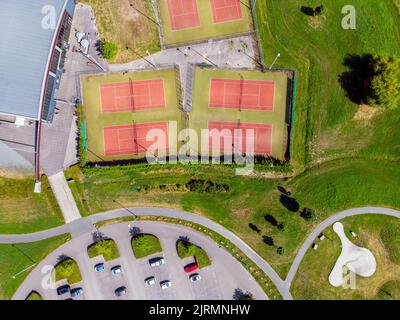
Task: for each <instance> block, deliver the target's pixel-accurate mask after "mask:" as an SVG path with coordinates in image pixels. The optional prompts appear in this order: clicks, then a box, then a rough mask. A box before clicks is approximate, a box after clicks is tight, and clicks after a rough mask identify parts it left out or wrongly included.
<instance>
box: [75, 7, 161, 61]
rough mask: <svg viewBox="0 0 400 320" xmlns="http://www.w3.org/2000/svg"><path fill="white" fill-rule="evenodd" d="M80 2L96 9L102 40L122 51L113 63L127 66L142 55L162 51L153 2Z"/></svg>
mask: <svg viewBox="0 0 400 320" xmlns="http://www.w3.org/2000/svg"><path fill="white" fill-rule="evenodd" d="M81 2H82V3H85V4H88V5H90V6H91V7H92V8H93V10H94V13H95V16H96V21H97V27H98V29H99V33H100V37H101V38H102V39H105V40H107V41H112V42H114V43H116V44H117V45H118V47H119V49H120V51H119V54H118V56H117V57H116V58H115V59H114V60H113V61H111V62H113V63H126V62H129V61H132V60H137V59H139V58H140V56H139V55H141V56H143V55H147V52H146V51H147V50H148V51H149V52H150V53H154V52H157V51H159V50H160V41H159V37H158V27H157V25H156V24H155V23H154V22H152V21H151V19H154V11H153V9H152V8H151V5H150V1H143V0H118V1H115V0H82V1H81ZM130 4H132V6H133V7H131V6H130ZM135 8H136V9H137V10H135ZM146 16H147V17H146ZM149 18H150V19H149Z"/></svg>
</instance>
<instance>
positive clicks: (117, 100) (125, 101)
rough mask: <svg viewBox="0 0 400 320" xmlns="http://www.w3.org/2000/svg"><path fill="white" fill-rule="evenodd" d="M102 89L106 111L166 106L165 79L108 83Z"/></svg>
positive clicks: (103, 108)
mask: <svg viewBox="0 0 400 320" xmlns="http://www.w3.org/2000/svg"><path fill="white" fill-rule="evenodd" d="M100 91H101V106H102V112H104V113H110V112H123V111H135V110H145V109H156V108H163V107H165V94H164V81H163V80H148V81H135V82H133V81H129V82H121V83H107V84H103V85H101V87H100Z"/></svg>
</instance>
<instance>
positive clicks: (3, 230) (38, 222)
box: [0, 176, 64, 234]
mask: <svg viewBox="0 0 400 320" xmlns="http://www.w3.org/2000/svg"><path fill="white" fill-rule="evenodd" d="M34 185H35V180H34V177H29V178H24V179H10V178H4V177H0V234H20V233H32V232H37V231H42V230H46V229H50V228H54V227H58V226H60V225H62V224H63V223H64V219H63V217H62V214H61V211H60V209H59V207H58V205H57V201H56V199H55V197H54V194H53V192H52V190H51V188H50V185H49V182H48V180H47V178H46V176H43V177H42V193H40V194H37V193H34V192H33V187H34Z"/></svg>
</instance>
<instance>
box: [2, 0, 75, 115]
mask: <svg viewBox="0 0 400 320" xmlns="http://www.w3.org/2000/svg"><path fill="white" fill-rule="evenodd" d="M66 3H67V0H34V1H32V0H18V1H15V0H0V7H1V10H0V92H1V94H0V113H3V114H11V115H15V116H22V117H26V118H32V119H39V114H40V97H41V92H42V86H43V81H44V78H45V73H46V67H47V63H48V60H49V55H50V53H51V51H52V42H53V38H54V36H55V32H56V29H57V25H58V22H59V20H60V19H61V18H62V13H63V12H64V11H63V8H64V7H65V5H66ZM49 15H50V16H51V18H52V19H53V21H54V22H55V26H56V28H44V27H43V24H44V25H47V26H48V25H49V22H50V20H49ZM53 21H51V22H53ZM53 25H54V23H53Z"/></svg>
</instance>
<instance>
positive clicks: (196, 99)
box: [189, 67, 291, 160]
mask: <svg viewBox="0 0 400 320" xmlns="http://www.w3.org/2000/svg"><path fill="white" fill-rule="evenodd" d="M211 79H234V80H261V81H274V84H275V93H274V106H273V107H274V110H273V111H262V110H239V109H228V108H210V107H209V104H210V98H211V94H210V93H211ZM288 82H289V81H288V74H287V73H286V72H265V73H262V72H259V71H245V70H240V71H237V70H216V69H210V68H201V67H197V68H196V69H195V78H194V89H193V102H192V107H193V108H192V112H191V113H190V114H189V127H190V128H191V129H194V130H196V132H197V133H198V136H199V137H201V130H202V129H207V128H208V121H226V122H235V123H237V122H238V120H239V119H240V122H241V123H245V122H249V123H257V124H269V125H273V130H272V154H271V155H272V156H274V157H275V158H278V159H280V160H284V159H285V152H286V150H287V139H288V135H287V126H286V110H287V104H288V103H289V104H290V103H291V101H287V95H288V93H287V91H288ZM205 92H207V94H205ZM195 148H196V149H197V150H200V145H199V146H197V147H195Z"/></svg>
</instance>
